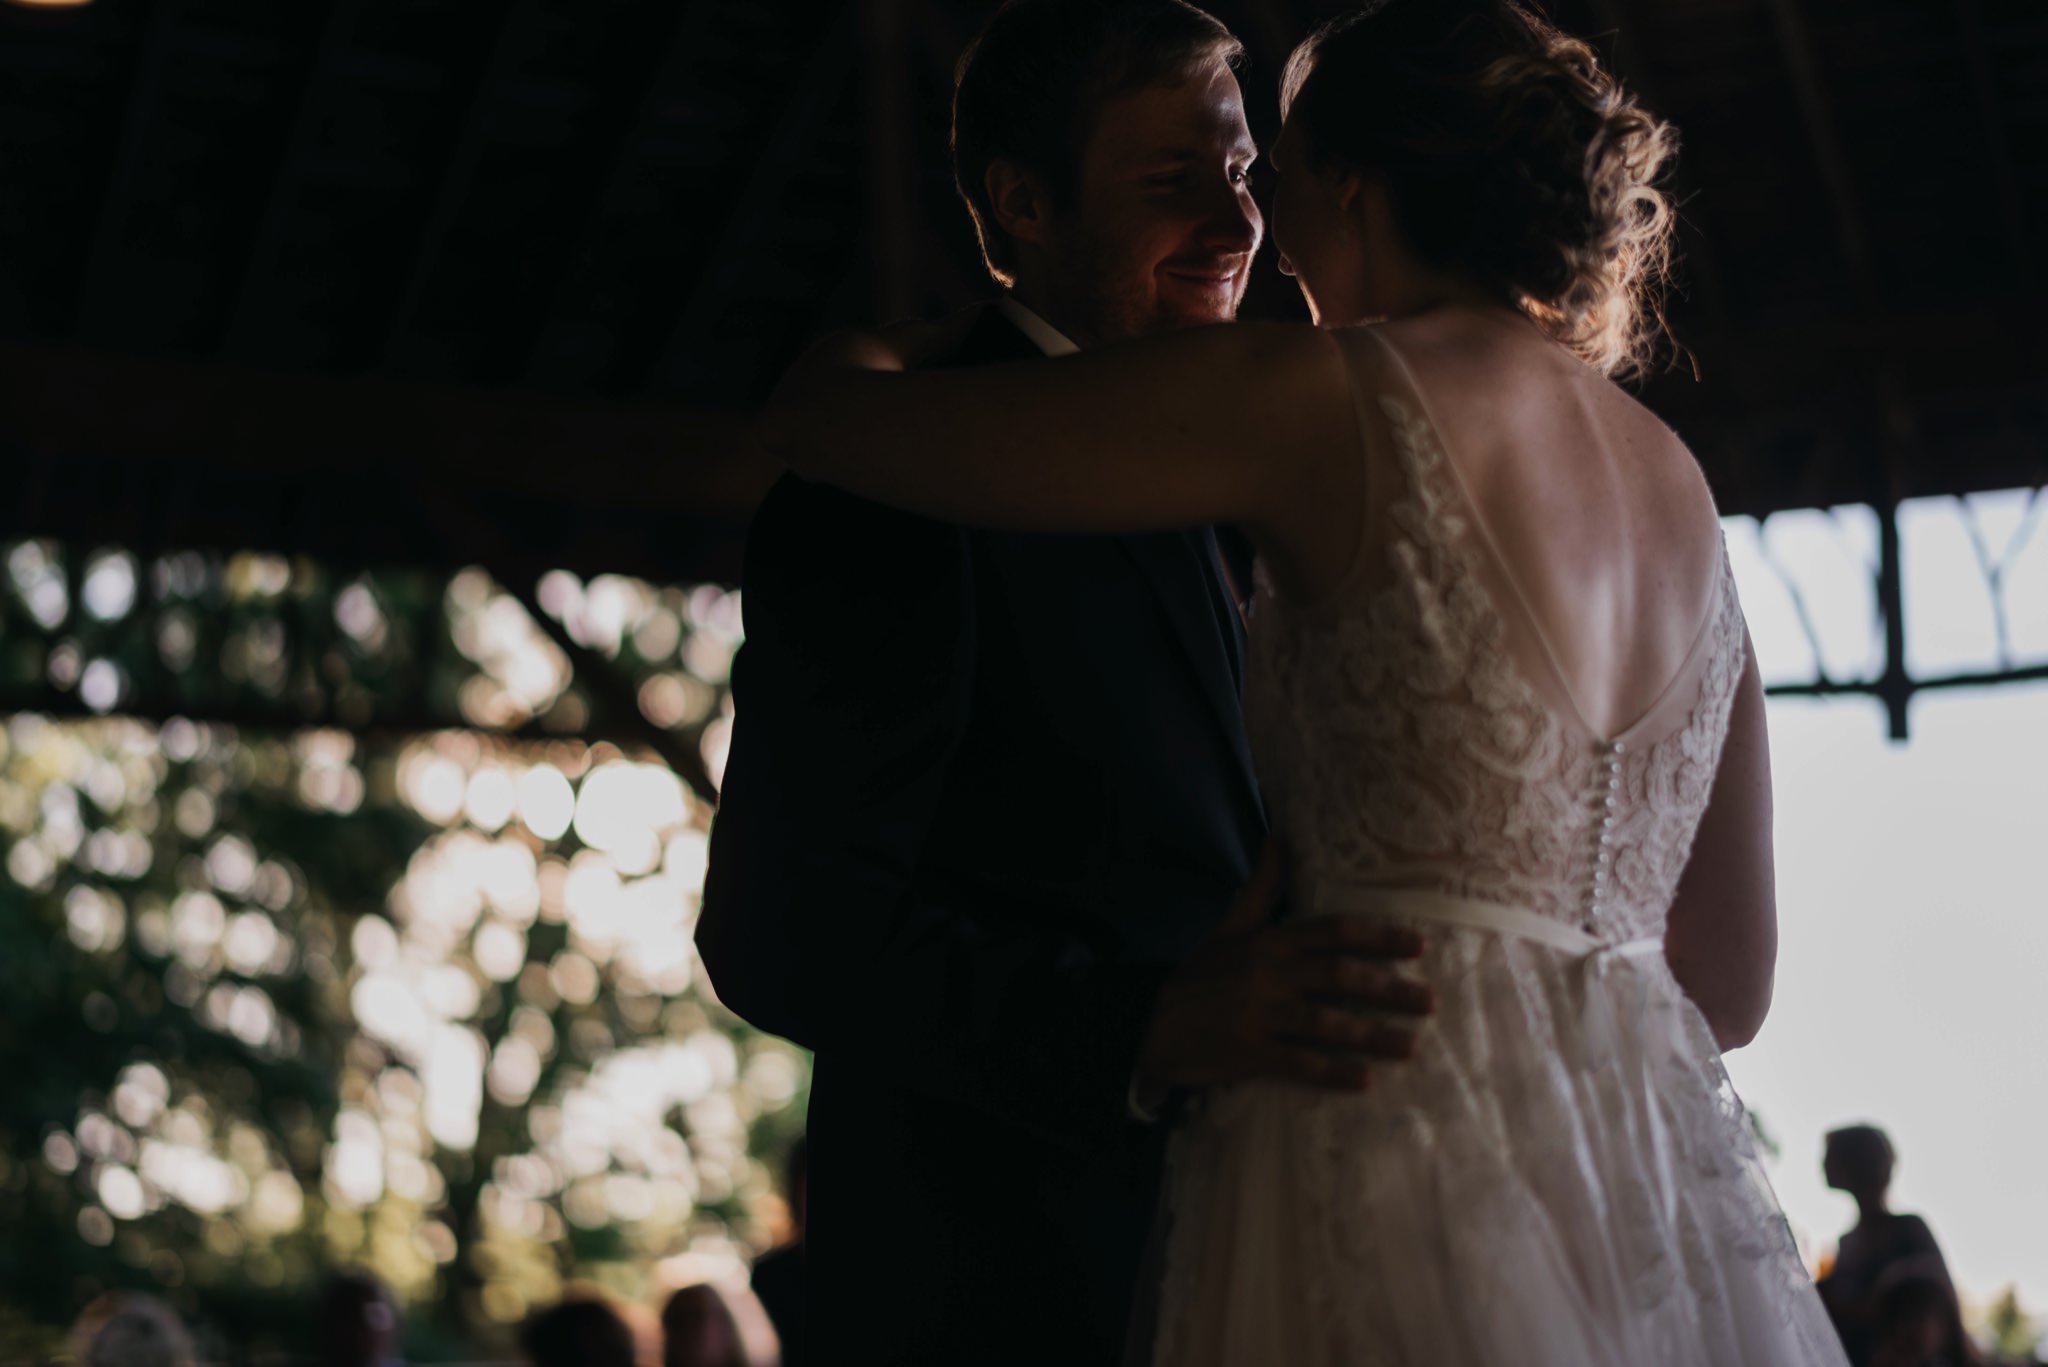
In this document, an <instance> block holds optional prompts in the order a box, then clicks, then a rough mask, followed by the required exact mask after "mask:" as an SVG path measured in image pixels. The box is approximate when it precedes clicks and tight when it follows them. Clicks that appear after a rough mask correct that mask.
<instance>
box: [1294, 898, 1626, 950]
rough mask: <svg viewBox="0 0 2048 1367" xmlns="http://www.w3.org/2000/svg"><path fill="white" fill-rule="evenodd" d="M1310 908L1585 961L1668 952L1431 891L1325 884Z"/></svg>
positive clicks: (1515, 909) (1526, 912) (1496, 904)
mask: <svg viewBox="0 0 2048 1367" xmlns="http://www.w3.org/2000/svg"><path fill="white" fill-rule="evenodd" d="M1309 905H1310V907H1311V908H1312V909H1313V910H1314V911H1315V912H1317V913H1318V914H1323V915H1328V914H1343V915H1351V916H1377V917H1382V918H1384V919H1386V920H1389V921H1406V922H1410V923H1413V924H1417V925H1448V926H1464V927H1467V928H1468V929H1472V930H1486V931H1492V932H1493V933H1494V934H1497V935H1516V936H1520V937H1521V938H1522V939H1524V940H1534V941H1536V942H1537V943H1538V944H1544V945H1549V946H1550V947H1551V948H1552V949H1556V950H1560V951H1562V952H1563V953H1566V954H1570V955H1573V956H1576V957H1579V958H1590V957H1592V956H1593V955H1596V954H1597V955H1601V956H1602V957H1606V956H1608V955H1615V956H1622V957H1629V958H1633V957H1635V956H1636V955H1647V954H1651V953H1655V954H1662V953H1663V952H1664V942H1663V940H1661V939H1657V938H1654V937H1648V936H1646V937H1644V938H1642V939H1636V940H1612V941H1610V940H1602V939H1600V938H1599V937H1598V936H1595V935H1590V934H1588V933H1587V932H1585V931H1583V930H1580V929H1579V928H1578V927H1577V926H1569V925H1566V924H1565V923H1564V922H1562V921H1558V920H1553V919H1552V918H1550V917H1548V916H1542V915H1539V914H1537V913H1536V912H1533V911H1530V910H1529V909H1528V908H1526V907H1511V906H1508V905H1506V904H1505V903H1501V902H1486V901H1481V900H1480V899H1479V898H1476V897H1457V896H1453V895H1452V894H1450V893H1446V892H1436V891H1434V890H1432V889H1429V888H1388V887H1373V886H1370V885H1365V884H1356V885H1353V884H1342V883H1336V884H1324V885H1323V886H1320V887H1318V888H1316V890H1315V893H1314V895H1313V896H1312V897H1311V898H1310V901H1309Z"/></svg>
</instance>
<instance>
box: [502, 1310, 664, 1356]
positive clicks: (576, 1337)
mask: <svg viewBox="0 0 2048 1367" xmlns="http://www.w3.org/2000/svg"><path fill="white" fill-rule="evenodd" d="M519 1348H520V1351H521V1352H523V1353H524V1354H525V1355H526V1360H527V1362H528V1363H529V1364H531V1367H634V1364H635V1362H636V1361H637V1359H638V1352H637V1350H636V1345H635V1344H634V1341H633V1329H632V1326H631V1325H629V1324H627V1323H626V1320H625V1317H624V1316H622V1315H620V1314H619V1312H618V1311H617V1310H615V1309H613V1308H612V1306H611V1304H610V1303H609V1302H607V1301H604V1300H601V1299H599V1298H598V1297H596V1296H572V1297H570V1298H569V1299H566V1300H563V1301H560V1302H558V1303H557V1304H555V1305H551V1306H549V1307H548V1308H547V1309H545V1310H537V1311H535V1312H534V1313H533V1314H532V1315H530V1316H528V1317H527V1320H526V1323H525V1324H523V1325H521V1326H520V1329H519Z"/></svg>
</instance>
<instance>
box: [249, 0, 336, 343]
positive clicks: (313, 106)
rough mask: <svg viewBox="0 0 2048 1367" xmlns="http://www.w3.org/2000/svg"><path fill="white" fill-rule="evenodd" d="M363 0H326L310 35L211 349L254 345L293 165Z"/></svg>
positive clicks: (332, 82) (314, 125)
mask: <svg viewBox="0 0 2048 1367" xmlns="http://www.w3.org/2000/svg"><path fill="white" fill-rule="evenodd" d="M366 3H367V0H329V3H328V7H327V17H326V19H325V20H323V21H322V23H321V25H320V32H319V35H318V36H317V37H316V38H315V39H314V43H313V50H312V52H311V54H310V55H309V56H308V58H307V61H306V68H305V76H304V77H303V79H302V81H301V84H300V87H299V98H298V104H297V107H296V108H295V109H294V110H293V111H292V120H291V130H290V131H289V132H288V133H287V134H286V135H285V140H284V146H283V147H282V149H280V152H279V155H278V161H277V165H276V167H274V168H273V169H272V171H271V173H270V188H269V190H268V191H267V192H266V193H265V194H264V197H263V208H262V210H261V211H260V212H259V213H258V214H257V217H256V229H255V234H254V236H253V237H252V238H251V239H250V241H249V249H248V251H247V252H246V253H245V254H244V256H243V259H242V269H241V274H240V279H239V281H238V282H237V284H236V286H235V295H234V302H233V303H232V304H230V305H229V307H228V313H227V317H226V318H225V320H224V321H223V322H222V325H221V329H220V336H219V341H218V342H217V343H216V345H215V348H214V349H215V350H216V351H225V352H227V353H229V354H237V353H242V352H246V351H247V350H248V349H250V348H251V347H252V346H253V344H254V341H255V339H254V337H253V336H252V335H251V329H252V328H253V326H254V323H255V317H256V306H257V302H258V300H259V299H260V298H261V297H262V289H263V286H264V285H266V284H268V283H269V281H270V275H271V271H272V269H273V268H274V267H275V266H276V265H277V258H278V254H279V252H281V251H282V250H283V244H284V221H285V218H286V217H287V216H288V214H289V211H290V205H291V194H292V191H293V189H294V188H295V187H296V186H297V184H298V179H299V169H298V168H299V167H300V166H301V165H302V164H303V163H304V162H305V161H306V159H307V158H308V157H309V156H311V154H312V149H313V140H314V137H315V135H316V133H317V132H318V130H319V128H320V118H321V115H322V114H323V113H324V112H325V111H326V109H327V105H328V102H329V100H330V99H331V98H332V96H333V94H334V89H335V86H336V84H337V81H336V78H335V67H336V66H337V65H338V63H337V61H336V57H337V55H338V54H339V53H340V51H341V49H342V48H343V47H345V46H346V45H347V43H348V41H349V38H350V36H351V35H352V34H353V33H354V32H355V26H356V20H357V19H358V18H360V17H361V15H362V12H363V7H364V5H365V4H366Z"/></svg>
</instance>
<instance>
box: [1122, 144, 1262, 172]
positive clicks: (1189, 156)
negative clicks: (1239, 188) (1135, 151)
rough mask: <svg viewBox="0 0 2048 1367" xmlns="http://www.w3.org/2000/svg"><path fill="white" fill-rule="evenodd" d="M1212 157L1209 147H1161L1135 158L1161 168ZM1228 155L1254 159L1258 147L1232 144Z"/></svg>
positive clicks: (1213, 153) (1257, 154)
mask: <svg viewBox="0 0 2048 1367" xmlns="http://www.w3.org/2000/svg"><path fill="white" fill-rule="evenodd" d="M1214 155H1216V151H1215V149H1214V148H1211V147H1162V148H1154V149H1152V150H1151V151H1148V152H1146V153H1145V154H1144V156H1142V157H1139V158H1137V160H1139V161H1142V162H1144V163H1145V164H1146V165H1148V166H1163V165H1166V164H1167V163H1169V162H1172V163H1179V162H1183V161H1203V160H1206V159H1207V158H1209V157H1212V156H1214ZM1230 155H1231V156H1233V157H1253V158H1256V157H1258V156H1259V145H1258V144H1257V143H1256V142H1240V143H1233V144H1232V145H1231V148H1230Z"/></svg>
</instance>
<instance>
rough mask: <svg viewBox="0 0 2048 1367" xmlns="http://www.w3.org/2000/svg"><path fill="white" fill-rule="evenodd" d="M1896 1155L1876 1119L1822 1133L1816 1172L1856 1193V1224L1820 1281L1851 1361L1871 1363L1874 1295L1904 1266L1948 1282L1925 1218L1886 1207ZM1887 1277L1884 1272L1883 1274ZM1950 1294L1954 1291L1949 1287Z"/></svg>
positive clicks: (1863, 1366) (1858, 1366) (1867, 1366)
mask: <svg viewBox="0 0 2048 1367" xmlns="http://www.w3.org/2000/svg"><path fill="white" fill-rule="evenodd" d="M1896 1162H1897V1155H1896V1154H1895V1153H1894V1152H1893V1150H1892V1142H1891V1140H1890V1139H1888V1138H1886V1136H1885V1133H1884V1131H1883V1130H1880V1129H1878V1128H1877V1127H1876V1126H1875V1125H1850V1126H1846V1127H1844V1128H1842V1129H1839V1130H1834V1131H1832V1132H1830V1133H1829V1135H1828V1137H1827V1154H1826V1157H1825V1158H1824V1159H1823V1160H1822V1165H1821V1170H1822V1173H1823V1175H1824V1176H1825V1177H1826V1178H1827V1184H1828V1185H1829V1186H1831V1187H1833V1188H1834V1189H1835V1190H1837V1191H1844V1192H1847V1193H1848V1194H1849V1195H1851V1196H1853V1197H1855V1198H1856V1211H1857V1218H1856V1225H1855V1227H1854V1228H1853V1229H1851V1230H1850V1231H1849V1232H1848V1233H1847V1234H1844V1235H1843V1236H1842V1241H1841V1245H1840V1248H1839V1249H1838V1250H1837V1252H1836V1254H1835V1265H1834V1268H1833V1270H1832V1271H1830V1272H1829V1274H1828V1276H1827V1278H1826V1279H1825V1280H1824V1281H1822V1282H1821V1284H1820V1293H1821V1299H1822V1300H1823V1301H1825V1302H1826V1303H1827V1307H1828V1314H1829V1315H1830V1316H1832V1317H1833V1318H1834V1321H1835V1331H1836V1332H1837V1333H1839V1334H1840V1335H1841V1336H1842V1348H1843V1350H1844V1351H1845V1352H1846V1353H1847V1354H1848V1355H1849V1361H1850V1362H1851V1363H1852V1364H1854V1367H1871V1364H1872V1363H1873V1362H1874V1358H1873V1356H1872V1355H1873V1353H1874V1352H1875V1351H1876V1348H1877V1320H1878V1305H1879V1296H1880V1293H1881V1292H1882V1291H1883V1290H1884V1289H1885V1288H1886V1287H1887V1286H1888V1285H1890V1284H1891V1282H1892V1281H1895V1280H1896V1279H1897V1276H1898V1271H1897V1269H1899V1267H1900V1265H1901V1264H1910V1265H1912V1266H1913V1267H1915V1268H1918V1269H1922V1270H1924V1271H1925V1272H1927V1273H1928V1274H1930V1275H1932V1276H1935V1277H1937V1278H1938V1279H1939V1280H1940V1281H1941V1283H1942V1284H1943V1285H1944V1286H1946V1285H1948V1284H1949V1275H1948V1265H1947V1264H1946V1263H1945V1262H1944V1261H1943V1260H1942V1256H1941V1248H1940V1246H1939V1245H1938V1244H1936V1243H1935V1241H1934V1233H1933V1231H1932V1230H1930V1229H1928V1228H1927V1222H1926V1221H1925V1220H1922V1219H1921V1218H1920V1217H1919V1216H1917V1215H1899V1214H1895V1213H1894V1212H1892V1211H1891V1210H1889V1209H1887V1208H1886V1205H1885V1193H1886V1191H1887V1189H1888V1188H1889V1187H1890V1186H1891V1181H1892V1168H1893V1166H1894V1165H1895V1164H1896ZM1887 1272H1891V1273H1892V1276H1891V1277H1889V1278H1888V1277H1887V1276H1886V1273H1887ZM1951 1294H1953V1293H1951Z"/></svg>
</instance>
